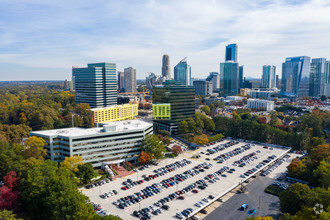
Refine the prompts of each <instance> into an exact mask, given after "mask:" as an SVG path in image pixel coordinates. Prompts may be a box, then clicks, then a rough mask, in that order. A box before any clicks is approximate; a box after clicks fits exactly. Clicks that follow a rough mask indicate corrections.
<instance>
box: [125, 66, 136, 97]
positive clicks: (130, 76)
mask: <svg viewBox="0 0 330 220" xmlns="http://www.w3.org/2000/svg"><path fill="white" fill-rule="evenodd" d="M124 75H125V77H124V78H125V80H124V81H125V83H124V88H125V92H136V69H133V68H132V67H127V68H125V69H124Z"/></svg>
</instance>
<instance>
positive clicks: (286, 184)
mask: <svg viewBox="0 0 330 220" xmlns="http://www.w3.org/2000/svg"><path fill="white" fill-rule="evenodd" d="M272 185H273V186H277V187H279V188H281V189H287V188H288V187H289V186H290V184H289V183H280V182H273V183H272Z"/></svg>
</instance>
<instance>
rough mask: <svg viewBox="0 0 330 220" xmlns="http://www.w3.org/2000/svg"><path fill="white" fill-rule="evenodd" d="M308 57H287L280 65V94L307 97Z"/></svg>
mask: <svg viewBox="0 0 330 220" xmlns="http://www.w3.org/2000/svg"><path fill="white" fill-rule="evenodd" d="M310 59H311V58H310V57H308V56H301V57H289V58H286V60H285V63H282V84H281V94H282V95H287V96H298V97H304V96H309V75H310Z"/></svg>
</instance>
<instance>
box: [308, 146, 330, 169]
mask: <svg viewBox="0 0 330 220" xmlns="http://www.w3.org/2000/svg"><path fill="white" fill-rule="evenodd" d="M309 157H310V159H311V163H312V166H313V167H317V166H318V165H319V163H320V162H321V161H322V160H329V159H330V145H329V144H323V145H318V146H317V147H315V148H312V150H311V152H310V155H309Z"/></svg>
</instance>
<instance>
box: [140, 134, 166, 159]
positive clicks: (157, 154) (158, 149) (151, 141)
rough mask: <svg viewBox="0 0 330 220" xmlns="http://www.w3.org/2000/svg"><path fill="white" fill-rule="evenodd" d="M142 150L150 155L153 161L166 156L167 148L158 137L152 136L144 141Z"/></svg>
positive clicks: (148, 136)
mask: <svg viewBox="0 0 330 220" xmlns="http://www.w3.org/2000/svg"><path fill="white" fill-rule="evenodd" d="M141 150H142V151H144V152H146V153H147V154H149V155H150V156H151V158H153V159H161V158H163V156H164V154H163V152H164V151H165V146H164V144H163V142H162V141H160V140H159V138H158V137H157V136H156V135H154V134H150V135H147V136H146V138H145V139H144V140H143V141H142V143H141Z"/></svg>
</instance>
